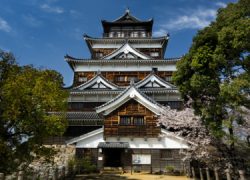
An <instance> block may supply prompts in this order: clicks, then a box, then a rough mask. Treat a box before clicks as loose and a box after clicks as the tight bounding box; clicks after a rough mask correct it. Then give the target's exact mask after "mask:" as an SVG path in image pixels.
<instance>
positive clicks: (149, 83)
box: [135, 73, 176, 89]
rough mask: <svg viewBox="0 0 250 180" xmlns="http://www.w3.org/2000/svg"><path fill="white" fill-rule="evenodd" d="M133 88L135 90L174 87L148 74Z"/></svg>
mask: <svg viewBox="0 0 250 180" xmlns="http://www.w3.org/2000/svg"><path fill="white" fill-rule="evenodd" d="M135 86H136V87H137V88H167V89H172V88H176V87H175V86H174V85H172V84H170V83H168V82H166V81H164V80H163V79H162V78H160V77H158V76H157V75H156V74H154V73H151V74H149V75H148V76H147V77H145V78H144V79H143V80H141V81H139V82H138V83H136V84H135Z"/></svg>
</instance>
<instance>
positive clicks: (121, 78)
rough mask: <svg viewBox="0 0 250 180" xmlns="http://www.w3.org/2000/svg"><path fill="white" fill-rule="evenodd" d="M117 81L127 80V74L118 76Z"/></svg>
mask: <svg viewBox="0 0 250 180" xmlns="http://www.w3.org/2000/svg"><path fill="white" fill-rule="evenodd" d="M116 81H118V82H123V81H125V76H117V77H116Z"/></svg>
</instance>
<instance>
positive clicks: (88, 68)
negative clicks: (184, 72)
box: [74, 60, 176, 72]
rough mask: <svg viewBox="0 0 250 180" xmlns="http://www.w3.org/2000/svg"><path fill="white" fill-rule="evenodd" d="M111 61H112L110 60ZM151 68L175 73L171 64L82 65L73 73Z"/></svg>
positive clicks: (148, 69)
mask: <svg viewBox="0 0 250 180" xmlns="http://www.w3.org/2000/svg"><path fill="white" fill-rule="evenodd" d="M110 61H112V60H110ZM152 67H154V68H158V71H176V66H175V65H174V64H173V65H171V64H158V65H157V64H153V63H152V64H151V63H147V64H140V65H139V64H137V65H136V64H113V65H112V64H103V65H102V64H101V63H100V64H99V65H98V64H93V65H92V64H91V65H89V66H88V65H82V64H78V65H76V66H75V68H74V69H75V72H81V71H90V72H96V71H98V70H101V71H115V72H116V71H151V70H152Z"/></svg>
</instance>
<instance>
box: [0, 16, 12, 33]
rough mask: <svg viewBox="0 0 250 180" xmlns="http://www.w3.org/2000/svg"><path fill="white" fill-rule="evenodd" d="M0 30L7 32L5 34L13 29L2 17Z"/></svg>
mask: <svg viewBox="0 0 250 180" xmlns="http://www.w3.org/2000/svg"><path fill="white" fill-rule="evenodd" d="M0 30H2V31H5V32H10V31H11V27H10V25H9V24H8V22H7V21H5V20H4V19H2V18H1V17H0Z"/></svg>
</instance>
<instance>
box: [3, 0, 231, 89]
mask: <svg viewBox="0 0 250 180" xmlns="http://www.w3.org/2000/svg"><path fill="white" fill-rule="evenodd" d="M230 2H235V0H84V1H83V0H21V1H20V0H0V49H3V50H6V51H11V52H13V53H14V55H15V56H16V58H17V61H18V63H19V64H21V65H25V64H33V65H34V66H35V67H45V68H49V69H55V70H57V71H59V72H60V73H61V74H62V75H63V77H64V82H65V84H66V85H67V86H69V85H71V83H72V80H73V72H72V70H71V69H70V67H69V66H68V64H67V63H66V62H65V61H64V55H66V54H69V55H71V56H74V57H79V58H89V57H90V54H89V51H88V48H87V46H86V44H85V42H84V40H83V38H82V35H83V34H84V33H86V34H88V35H90V36H94V37H101V35H102V26H101V22H100V21H101V20H102V19H105V20H114V19H116V18H117V17H119V16H121V15H122V14H123V13H124V12H125V9H126V8H127V7H129V9H130V12H131V14H133V15H134V16H136V17H137V18H139V19H142V20H146V19H149V18H154V27H153V35H154V36H161V35H164V34H166V32H168V33H170V40H169V44H168V47H167V50H166V54H165V57H167V58H168V57H180V56H182V55H183V54H185V53H187V51H188V49H189V47H190V45H191V42H192V38H193V37H194V35H195V34H196V33H197V31H198V30H199V29H202V28H203V27H205V26H207V25H208V24H209V23H210V22H211V21H213V20H214V19H215V18H216V11H217V9H218V8H221V7H225V6H226V4H228V3H230Z"/></svg>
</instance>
